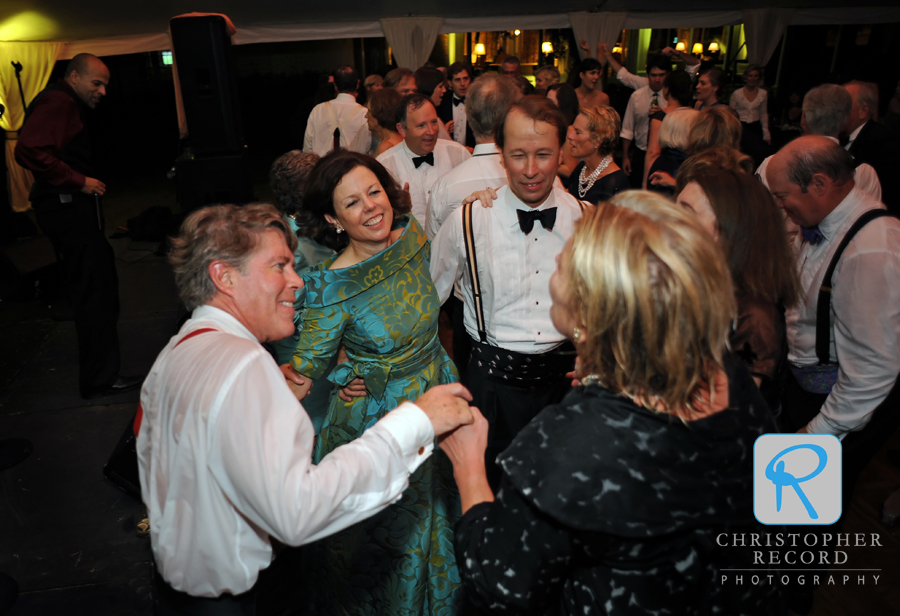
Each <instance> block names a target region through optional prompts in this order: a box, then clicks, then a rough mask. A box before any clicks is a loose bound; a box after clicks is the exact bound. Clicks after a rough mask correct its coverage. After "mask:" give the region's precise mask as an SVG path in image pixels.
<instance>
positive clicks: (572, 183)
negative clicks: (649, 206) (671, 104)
mask: <svg viewBox="0 0 900 616" xmlns="http://www.w3.org/2000/svg"><path fill="white" fill-rule="evenodd" d="M621 129H622V120H621V119H620V118H619V114H618V112H617V111H616V110H615V109H613V108H612V107H607V106H602V107H594V108H592V109H582V110H581V111H580V112H579V113H578V116H577V117H576V118H575V122H574V123H573V124H572V126H570V127H569V132H568V135H567V141H568V146H569V150H570V152H571V153H572V154H573V155H574V156H575V157H576V158H580V159H581V162H580V163H578V165H577V166H576V167H575V169H574V170H573V171H572V175H570V176H569V179H568V180H567V181H566V189H568V191H569V192H570V193H572V194H573V195H574V196H575V198H576V199H581V200H582V201H587V202H588V203H593V204H597V203H600V202H602V201H607V200H609V199H610V198H611V197H612V196H613V195H615V194H616V193H618V192H620V191H623V190H628V189H629V188H631V183H630V182H629V180H628V176H627V175H625V172H624V171H622V170H621V169H620V168H619V165H617V164H616V163H615V162H614V161H613V156H612V153H613V150H615V149H616V144H617V143H618V142H619V131H620V130H621Z"/></svg>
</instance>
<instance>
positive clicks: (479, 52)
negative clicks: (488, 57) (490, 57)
mask: <svg viewBox="0 0 900 616" xmlns="http://www.w3.org/2000/svg"><path fill="white" fill-rule="evenodd" d="M475 55H476V56H483V55H484V43H475Z"/></svg>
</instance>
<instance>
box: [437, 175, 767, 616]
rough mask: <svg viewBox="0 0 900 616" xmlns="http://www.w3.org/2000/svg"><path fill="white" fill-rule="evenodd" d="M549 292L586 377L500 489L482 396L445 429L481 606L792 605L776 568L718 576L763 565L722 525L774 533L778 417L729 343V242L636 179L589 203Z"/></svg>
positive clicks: (508, 454)
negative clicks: (764, 499)
mask: <svg viewBox="0 0 900 616" xmlns="http://www.w3.org/2000/svg"><path fill="white" fill-rule="evenodd" d="M550 295H551V297H552V299H553V307H552V309H551V313H550V314H551V317H552V319H553V324H554V326H555V327H556V328H557V330H559V331H560V332H563V333H565V334H566V335H567V336H569V338H570V339H571V340H572V341H573V342H574V343H575V346H576V349H577V351H578V357H579V368H578V376H579V378H580V379H581V383H582V384H581V385H580V386H578V387H576V388H574V389H573V391H572V392H571V393H570V394H569V395H568V396H567V397H566V398H565V399H564V400H563V401H562V403H560V404H558V405H554V406H551V407H548V408H547V409H545V410H544V411H542V412H541V413H540V414H539V415H538V416H537V417H536V418H535V419H534V420H532V422H531V423H530V424H529V425H528V426H526V427H525V429H523V430H522V431H521V432H520V433H519V435H518V436H517V437H516V440H515V441H513V444H512V445H511V446H510V447H509V449H507V450H506V451H505V452H504V453H503V454H501V456H500V463H501V465H502V466H503V469H504V472H505V474H504V477H503V480H502V483H501V486H500V489H499V491H498V492H497V495H496V497H495V496H494V494H493V493H491V491H490V488H489V487H488V484H487V480H486V479H485V476H484V442H485V441H486V439H487V435H486V432H487V426H486V423H487V422H486V421H485V420H484V419H483V418H482V417H481V416H480V414H478V412H477V411H476V410H474V409H473V415H474V416H475V418H476V419H475V423H474V424H473V425H472V426H466V427H463V428H461V429H460V430H458V431H457V432H455V433H454V434H453V435H451V436H450V437H448V438H447V439H445V440H444V441H443V442H442V444H441V447H442V448H443V449H444V450H445V451H447V453H448V455H449V457H450V459H451V460H452V461H453V467H454V476H455V478H456V481H457V485H458V486H459V490H460V496H461V499H462V510H463V517H462V519H461V520H460V522H459V523H458V524H457V526H456V536H455V539H454V546H455V549H456V560H457V563H458V565H459V572H460V577H461V578H462V582H463V585H464V587H465V589H466V593H467V596H468V597H469V598H470V599H471V600H472V601H473V602H474V603H475V604H476V605H477V607H478V608H479V609H480V610H482V612H481V613H485V614H487V613H491V614H501V613H505V614H508V613H515V614H523V613H527V614H541V615H542V616H545V615H555V614H566V615H575V614H578V615H579V616H582V615H584V614H612V615H617V614H628V615H637V614H647V615H649V614H704V615H707V614H728V615H729V616H738V615H741V614H754V615H755V614H760V615H762V614H765V615H767V616H768V615H772V614H782V613H784V612H785V610H784V608H783V604H782V599H781V596H780V587H779V585H778V583H777V582H775V583H771V584H769V583H763V584H744V585H736V584H734V583H731V584H729V583H723V582H722V575H723V573H724V570H727V569H740V568H748V567H751V566H754V554H753V548H751V547H749V542H748V544H747V547H738V546H736V545H733V544H731V545H728V546H727V547H722V546H721V545H720V544H719V543H717V541H716V538H717V537H719V536H720V533H749V532H756V533H759V532H763V527H762V526H761V525H760V524H759V523H758V522H757V521H756V519H755V518H754V514H753V503H752V495H753V481H752V477H753V444H754V442H755V440H756V438H757V437H758V436H760V435H761V434H763V433H766V432H774V431H775V426H774V423H773V420H772V417H771V414H770V413H769V410H768V408H767V407H766V405H765V403H764V402H763V401H762V399H761V398H760V395H759V391H758V390H757V389H756V387H755V386H754V384H753V381H752V380H751V379H750V376H749V375H748V374H747V371H746V369H745V368H744V367H743V366H741V365H740V362H739V361H737V360H735V358H734V357H732V356H730V355H728V354H727V347H726V340H727V338H728V331H729V328H730V323H731V319H732V315H733V314H734V309H735V304H734V296H733V293H732V290H731V280H730V275H729V273H728V268H727V267H726V265H725V258H724V255H723V254H722V252H721V249H720V248H719V247H718V246H717V245H716V244H715V243H714V242H711V241H709V236H708V235H707V233H706V232H705V231H703V229H701V228H700V227H699V225H698V224H697V223H696V222H695V221H694V220H693V219H692V218H690V217H688V216H687V215H686V214H685V212H684V211H683V210H679V209H678V208H677V207H676V206H674V204H672V203H671V202H669V201H668V200H667V199H665V198H664V197H661V196H659V195H654V194H652V193H648V192H643V191H629V192H626V193H623V194H621V195H618V196H617V197H614V198H613V199H612V201H610V202H609V203H603V204H600V205H599V206H598V207H597V208H596V209H588V210H587V211H586V212H585V214H584V217H583V218H582V219H581V222H580V223H579V225H578V227H577V229H576V231H575V234H574V236H573V238H572V239H570V240H569V242H568V243H567V244H566V247H565V248H564V249H563V252H562V254H561V255H560V257H559V259H558V267H557V271H556V273H555V274H554V275H553V278H552V279H551V281H550ZM697 297H702V298H703V299H704V301H702V302H698V301H696V298H697ZM756 566H757V567H758V568H761V569H766V565H762V566H761V567H759V565H756ZM769 573H771V574H772V575H773V577H775V576H776V574H777V572H776V570H775V569H774V568H772V570H771V571H759V572H756V574H757V575H759V576H760V578H763V579H765V576H767V575H768V574H769Z"/></svg>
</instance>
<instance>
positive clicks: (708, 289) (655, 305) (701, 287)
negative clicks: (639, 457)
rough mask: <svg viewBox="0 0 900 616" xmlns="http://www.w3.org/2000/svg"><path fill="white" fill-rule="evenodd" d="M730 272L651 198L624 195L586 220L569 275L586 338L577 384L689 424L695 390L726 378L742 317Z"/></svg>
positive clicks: (663, 202)
mask: <svg viewBox="0 0 900 616" xmlns="http://www.w3.org/2000/svg"><path fill="white" fill-rule="evenodd" d="M726 263H727V262H726V260H725V256H724V255H723V254H722V250H721V249H720V248H719V247H718V245H716V243H715V242H712V241H710V239H709V236H708V235H707V234H706V232H705V231H704V230H703V229H702V228H701V227H700V226H699V225H698V224H697V223H696V222H695V221H694V220H693V219H692V218H691V217H689V216H688V215H687V214H686V213H685V212H684V211H683V210H682V209H681V208H679V207H678V206H676V205H675V204H673V203H672V202H670V201H669V200H668V199H666V198H665V197H662V196H660V195H657V194H655V193H651V192H647V191H637V190H634V191H627V192H623V193H619V194H618V195H616V196H615V197H613V199H612V200H610V201H609V202H607V203H601V204H600V205H599V206H597V208H596V209H591V210H588V211H586V212H585V213H584V216H583V218H582V219H581V222H580V223H579V224H578V227H577V228H576V230H575V235H574V239H573V249H572V258H571V259H569V260H568V268H567V271H566V275H567V278H568V280H569V281H570V285H571V291H572V293H573V299H574V302H573V303H574V305H575V306H577V308H576V310H577V312H578V315H577V316H578V318H579V320H580V321H581V322H582V323H583V324H584V327H585V330H586V331H585V335H584V336H583V337H582V340H583V343H582V346H581V348H580V349H579V357H580V359H581V363H582V372H583V374H582V375H581V376H584V375H588V374H592V375H594V376H596V378H597V379H598V380H599V382H600V383H601V384H602V385H603V386H604V387H607V388H608V389H610V390H611V391H613V392H616V393H619V394H623V395H626V396H628V397H631V398H634V399H636V400H641V401H651V404H650V405H649V406H653V407H662V408H665V409H666V411H667V412H669V413H672V414H673V415H677V416H679V417H681V418H682V419H688V418H690V417H691V416H692V415H693V414H694V412H695V411H697V410H698V398H697V395H698V393H699V390H700V389H701V388H708V387H709V386H710V383H711V382H712V378H713V376H714V375H715V373H716V372H717V371H719V370H723V369H724V364H723V355H724V353H725V350H726V348H727V341H728V335H729V331H730V327H731V321H732V319H733V317H734V315H735V312H736V306H735V300H734V291H733V290H732V283H731V275H730V273H729V271H728V267H727V264H726ZM645 406H648V405H646V404H645Z"/></svg>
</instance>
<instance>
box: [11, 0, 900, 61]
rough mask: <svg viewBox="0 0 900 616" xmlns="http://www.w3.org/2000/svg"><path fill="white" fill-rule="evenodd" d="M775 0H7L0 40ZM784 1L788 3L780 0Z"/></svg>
mask: <svg viewBox="0 0 900 616" xmlns="http://www.w3.org/2000/svg"><path fill="white" fill-rule="evenodd" d="M773 4H775V5H777V3H774V2H773V1H772V0H740V1H739V2H735V3H733V4H731V6H729V10H723V9H722V5H723V3H722V2H721V1H720V0H683V1H682V2H680V3H678V5H677V6H678V11H672V10H671V8H672V4H671V3H669V2H664V1H662V0H608V1H606V2H603V1H602V0H588V1H585V0H557V2H555V3H553V4H552V6H553V9H554V10H555V11H558V12H554V13H548V5H549V3H547V2H546V1H545V0H540V1H538V0H516V1H515V2H511V1H509V0H507V1H500V2H492V3H490V2H484V0H455V1H454V2H446V1H440V2H439V1H438V0H390V1H384V0H342V1H340V2H331V3H326V2H317V3H313V2H311V1H310V0H299V1H297V0H294V1H293V2H287V1H285V0H254V1H253V2H248V1H247V0H193V1H191V2H185V1H184V0H170V1H169V2H148V1H146V0H134V1H132V2H122V1H121V0H87V1H83V2H72V1H71V0H3V2H2V3H0V41H3V40H7V41H28V40H42V41H46V40H56V41H65V42H67V43H68V45H67V46H66V48H65V49H64V51H63V53H62V56H61V57H71V56H72V55H74V54H75V53H79V52H81V51H91V52H92V53H95V54H97V55H115V54H121V53H136V52H141V51H156V50H160V49H168V48H169V41H168V37H167V35H166V31H167V28H168V21H169V19H170V18H171V17H173V16H175V15H179V14H182V13H188V12H192V11H198V12H203V11H206V12H216V13H224V14H226V15H228V16H229V17H230V18H231V20H232V21H233V22H234V24H235V26H236V27H237V29H238V33H237V35H236V36H235V37H234V42H235V43H236V44H247V43H262V42H276V41H289V40H321V39H334V38H351V37H363V38H365V37H377V36H383V32H382V29H381V25H380V23H379V21H378V20H379V19H382V18H386V17H402V16H408V15H417V16H422V15H435V16H440V17H443V18H444V22H443V25H442V27H441V29H440V31H441V32H442V33H448V32H467V31H485V30H508V29H514V28H519V29H541V28H568V27H570V23H569V18H568V15H567V14H568V13H570V12H576V11H590V10H596V9H598V8H600V9H601V10H603V11H619V12H626V13H628V18H627V20H626V22H625V28H652V27H656V28H665V27H668V28H675V27H714V26H721V25H726V24H733V23H740V22H741V19H742V17H741V12H740V10H741V9H750V8H763V7H767V6H768V7H772V6H773ZM787 5H788V6H790V7H794V8H797V11H796V12H795V14H794V16H793V18H792V20H791V24H793V25H804V24H837V23H843V24H849V23H886V22H887V23H890V22H900V6H898V5H897V3H896V2H895V1H892V0H866V5H867V7H866V8H860V7H858V6H854V5H853V3H852V2H849V1H848V0H791V1H790V2H788V3H787ZM777 6H778V8H786V7H785V6H784V5H777Z"/></svg>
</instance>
